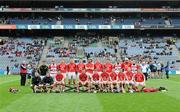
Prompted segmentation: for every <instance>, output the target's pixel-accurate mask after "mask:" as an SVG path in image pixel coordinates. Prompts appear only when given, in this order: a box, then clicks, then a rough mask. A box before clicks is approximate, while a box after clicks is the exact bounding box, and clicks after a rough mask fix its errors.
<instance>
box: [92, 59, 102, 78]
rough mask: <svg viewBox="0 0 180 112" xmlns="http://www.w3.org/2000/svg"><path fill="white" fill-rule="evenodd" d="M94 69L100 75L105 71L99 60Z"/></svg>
mask: <svg viewBox="0 0 180 112" xmlns="http://www.w3.org/2000/svg"><path fill="white" fill-rule="evenodd" d="M94 69H95V70H96V72H97V73H98V74H99V75H100V74H101V73H102V71H103V64H102V63H101V62H100V61H99V60H98V59H97V60H96V63H95V64H94Z"/></svg>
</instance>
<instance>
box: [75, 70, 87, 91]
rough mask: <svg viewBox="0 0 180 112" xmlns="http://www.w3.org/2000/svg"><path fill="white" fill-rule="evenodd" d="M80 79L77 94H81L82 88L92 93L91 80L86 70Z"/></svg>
mask: <svg viewBox="0 0 180 112" xmlns="http://www.w3.org/2000/svg"><path fill="white" fill-rule="evenodd" d="M78 77H79V78H78V79H79V83H78V87H77V88H78V89H77V92H79V89H80V86H82V87H83V90H87V91H88V92H90V83H89V79H88V76H87V74H86V72H85V70H83V71H82V73H81V74H80V75H79V76H78ZM84 87H86V89H84Z"/></svg>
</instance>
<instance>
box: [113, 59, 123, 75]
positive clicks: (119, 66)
mask: <svg viewBox="0 0 180 112" xmlns="http://www.w3.org/2000/svg"><path fill="white" fill-rule="evenodd" d="M121 68H122V65H121V63H120V62H119V61H117V62H116V63H115V64H114V70H115V72H116V73H117V74H118V73H119V71H120V69H121Z"/></svg>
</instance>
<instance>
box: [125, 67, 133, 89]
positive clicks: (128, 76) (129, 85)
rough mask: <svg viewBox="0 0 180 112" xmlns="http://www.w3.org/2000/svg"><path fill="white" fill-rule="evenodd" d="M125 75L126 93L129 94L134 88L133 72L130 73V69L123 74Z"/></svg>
mask: <svg viewBox="0 0 180 112" xmlns="http://www.w3.org/2000/svg"><path fill="white" fill-rule="evenodd" d="M124 73H125V76H126V82H125V84H126V86H127V88H128V91H129V92H132V91H133V86H134V80H133V78H134V77H133V75H134V74H133V72H132V71H130V68H128V70H127V71H125V72H124Z"/></svg>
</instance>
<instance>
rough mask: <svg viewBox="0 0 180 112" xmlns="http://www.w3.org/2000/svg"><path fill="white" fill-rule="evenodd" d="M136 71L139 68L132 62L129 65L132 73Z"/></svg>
mask: <svg viewBox="0 0 180 112" xmlns="http://www.w3.org/2000/svg"><path fill="white" fill-rule="evenodd" d="M138 69H140V66H139V65H138V64H136V63H135V62H133V63H132V65H131V70H132V72H133V73H134V72H136V71H138Z"/></svg>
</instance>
